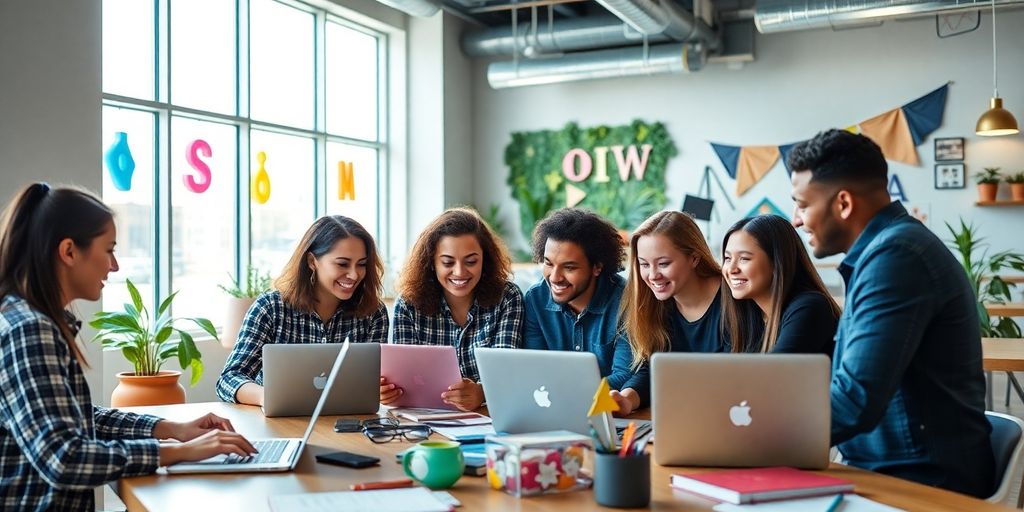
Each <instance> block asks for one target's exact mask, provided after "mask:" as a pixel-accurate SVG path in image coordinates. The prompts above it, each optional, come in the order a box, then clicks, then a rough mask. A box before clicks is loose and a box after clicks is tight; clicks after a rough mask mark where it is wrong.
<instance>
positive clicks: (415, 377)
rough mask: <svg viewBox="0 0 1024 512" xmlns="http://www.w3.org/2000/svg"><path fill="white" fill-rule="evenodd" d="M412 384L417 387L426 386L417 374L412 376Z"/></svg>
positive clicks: (421, 377)
mask: <svg viewBox="0 0 1024 512" xmlns="http://www.w3.org/2000/svg"><path fill="white" fill-rule="evenodd" d="M412 383H413V384H415V385H417V386H426V385H427V381H426V380H425V379H424V378H423V376H422V375H420V374H418V373H417V374H416V375H413V376H412Z"/></svg>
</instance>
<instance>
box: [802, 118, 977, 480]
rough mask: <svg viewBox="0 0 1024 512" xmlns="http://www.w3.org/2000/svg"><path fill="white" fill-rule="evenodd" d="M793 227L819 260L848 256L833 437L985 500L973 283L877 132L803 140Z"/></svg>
mask: <svg viewBox="0 0 1024 512" xmlns="http://www.w3.org/2000/svg"><path fill="white" fill-rule="evenodd" d="M787 164H788V166H789V168H790V169H792V170H793V174H792V182H793V200H794V201H795V202H796V212H795V216H794V221H793V224H794V225H795V226H796V227H802V228H803V229H804V231H806V232H807V233H809V234H810V245H811V246H812V247H813V249H814V255H815V256H816V257H818V258H822V257H825V256H829V255H832V254H838V253H846V257H845V258H844V259H843V261H842V263H841V264H840V265H839V272H840V274H842V276H843V279H844V280H845V282H846V304H845V307H844V310H843V314H842V317H841V318H840V319H839V328H838V331H837V332H836V350H835V355H834V356H833V358H832V383H831V389H830V393H831V403H832V443H833V444H836V445H838V446H839V450H840V451H841V452H842V453H843V456H844V457H845V459H846V461H847V463H849V464H851V465H854V466H858V467H862V468H865V469H870V470H872V471H877V472H879V473H885V474H888V475H893V476H897V477H900V478H905V479H907V480H914V481H917V482H921V483H924V484H928V485H933V486H937V487H942V488H945V489H950V490H953V491H957V492H962V493H966V494H970V495H973V496H977V497H986V496H989V495H991V493H992V492H993V491H994V488H995V481H994V480H995V477H994V474H993V473H994V465H995V463H994V462H993V456H992V449H991V446H990V444H989V433H990V431H991V428H990V426H989V423H988V421H987V420H986V418H985V413H984V410H985V407H984V395H985V379H984V376H983V373H982V366H981V334H980V332H979V324H978V314H977V309H976V302H975V297H974V292H973V290H972V289H971V287H970V285H969V284H968V282H967V278H966V276H965V274H964V271H963V269H962V268H961V266H960V264H959V263H958V262H957V261H956V259H955V258H954V257H953V255H952V254H951V253H950V251H949V250H948V249H947V248H946V247H945V245H944V244H943V243H942V241H941V240H939V238H938V237H937V236H935V234H934V233H932V232H931V231H929V230H928V228H927V227H925V226H924V225H922V224H921V223H920V222H918V221H917V219H915V218H913V217H911V216H910V215H909V214H907V211H906V209H904V208H903V206H902V205H901V204H900V203H899V202H892V200H891V198H890V197H889V193H888V191H887V189H886V187H887V183H888V179H887V174H888V166H887V164H886V162H885V158H884V157H883V155H882V152H881V150H880V149H879V147H878V146H877V145H876V144H875V143H874V142H872V141H871V140H870V139H868V138H867V137H864V136H862V135H855V134H852V133H849V132H847V131H845V130H829V131H827V132H822V133H820V134H818V135H817V136H816V137H814V138H813V139H811V140H809V141H807V142H804V143H801V144H800V145H798V146H796V147H795V148H794V149H793V150H792V152H791V153H790V155H789V157H788V159H787Z"/></svg>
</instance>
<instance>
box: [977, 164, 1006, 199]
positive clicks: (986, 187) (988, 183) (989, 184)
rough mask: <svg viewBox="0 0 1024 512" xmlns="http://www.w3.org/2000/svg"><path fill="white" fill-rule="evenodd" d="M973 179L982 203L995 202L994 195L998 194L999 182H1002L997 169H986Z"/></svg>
mask: <svg viewBox="0 0 1024 512" xmlns="http://www.w3.org/2000/svg"><path fill="white" fill-rule="evenodd" d="M974 177H975V180H976V181H977V183H978V198H979V199H980V200H981V201H983V202H992V201H995V200H996V193H997V192H999V182H1000V181H1001V180H1002V175H1001V174H999V168H998V167H986V168H985V170H984V171H982V172H979V173H978V174H975V175H974Z"/></svg>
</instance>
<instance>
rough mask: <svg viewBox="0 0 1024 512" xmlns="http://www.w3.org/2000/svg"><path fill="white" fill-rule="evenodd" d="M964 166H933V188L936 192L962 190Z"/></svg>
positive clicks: (959, 164)
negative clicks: (953, 189)
mask: <svg viewBox="0 0 1024 512" xmlns="http://www.w3.org/2000/svg"><path fill="white" fill-rule="evenodd" d="M964 174H965V173H964V164H963V163H957V164H935V188H936V189H938V190H942V189H949V188H964V187H965V186H966V181H965V178H964Z"/></svg>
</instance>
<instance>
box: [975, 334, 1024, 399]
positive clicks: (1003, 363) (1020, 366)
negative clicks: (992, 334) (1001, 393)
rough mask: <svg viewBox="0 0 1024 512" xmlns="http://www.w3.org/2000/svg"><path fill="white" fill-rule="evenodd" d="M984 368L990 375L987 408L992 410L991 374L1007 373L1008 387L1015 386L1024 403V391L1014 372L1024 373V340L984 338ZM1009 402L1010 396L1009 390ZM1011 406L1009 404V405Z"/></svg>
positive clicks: (982, 351) (982, 340)
mask: <svg viewBox="0 0 1024 512" xmlns="http://www.w3.org/2000/svg"><path fill="white" fill-rule="evenodd" d="M981 353H982V367H984V369H985V372H986V373H987V375H988V379H987V380H988V385H987V386H986V387H985V408H986V409H988V410H990V411H991V410H992V393H993V390H992V385H991V383H992V375H991V372H1006V378H1007V383H1008V385H1011V386H1013V388H1014V390H1015V391H1016V392H1017V396H1018V397H1020V399H1021V401H1024V389H1022V388H1021V385H1020V382H1018V381H1017V377H1015V376H1014V375H1013V372H1019V371H1024V338H982V339H981ZM1006 398H1007V402H1009V398H1010V394H1009V388H1007V394H1006ZM1007 405H1009V404H1007Z"/></svg>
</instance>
